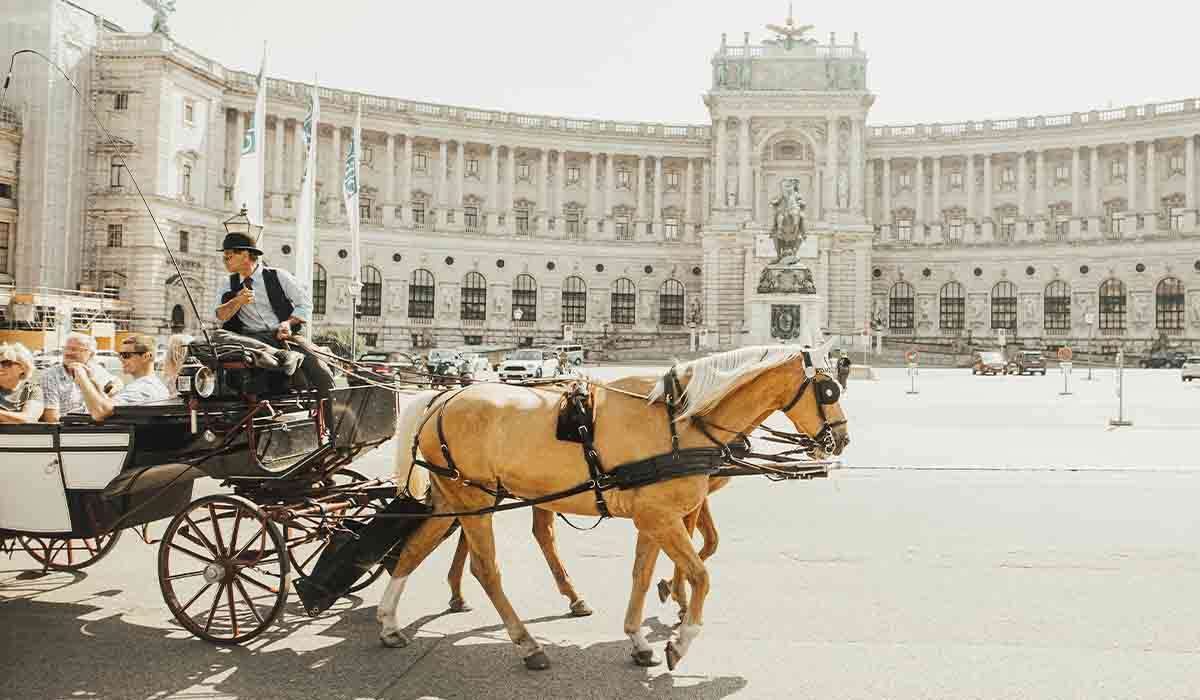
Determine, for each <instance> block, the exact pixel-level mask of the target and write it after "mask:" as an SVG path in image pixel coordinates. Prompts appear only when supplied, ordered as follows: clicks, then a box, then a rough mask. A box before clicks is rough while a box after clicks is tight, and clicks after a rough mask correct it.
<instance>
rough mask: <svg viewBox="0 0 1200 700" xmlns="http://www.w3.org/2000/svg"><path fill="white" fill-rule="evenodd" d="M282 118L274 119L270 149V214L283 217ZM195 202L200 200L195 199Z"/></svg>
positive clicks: (198, 198)
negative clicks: (273, 135) (273, 140)
mask: <svg viewBox="0 0 1200 700" xmlns="http://www.w3.org/2000/svg"><path fill="white" fill-rule="evenodd" d="M283 129H284V126H283V117H275V146H274V148H272V149H271V151H272V153H271V214H272V215H273V216H283ZM196 199H197V201H199V200H200V199H201V198H200V197H197V198H196Z"/></svg>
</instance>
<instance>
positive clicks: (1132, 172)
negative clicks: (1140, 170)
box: [1125, 141, 1138, 212]
mask: <svg viewBox="0 0 1200 700" xmlns="http://www.w3.org/2000/svg"><path fill="white" fill-rule="evenodd" d="M1125 182H1126V183H1128V194H1127V196H1126V200H1127V204H1126V205H1125V210H1126V211H1131V212H1133V211H1137V210H1138V205H1137V142H1136V141H1131V142H1129V147H1128V150H1127V151H1126V153H1125Z"/></svg>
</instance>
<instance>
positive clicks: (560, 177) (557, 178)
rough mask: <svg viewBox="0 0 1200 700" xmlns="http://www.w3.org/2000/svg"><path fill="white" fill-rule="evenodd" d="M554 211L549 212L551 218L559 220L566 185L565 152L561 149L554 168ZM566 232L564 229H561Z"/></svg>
mask: <svg viewBox="0 0 1200 700" xmlns="http://www.w3.org/2000/svg"><path fill="white" fill-rule="evenodd" d="M554 170H555V172H554V209H553V210H552V211H551V214H550V215H551V216H553V217H555V218H560V217H562V216H563V214H564V213H565V212H564V211H563V204H565V202H564V201H563V189H564V187H565V186H566V184H567V152H566V151H564V150H562V149H561V148H560V149H559V150H558V163H557V164H556V165H555V166H554ZM561 228H562V230H563V231H564V233H565V231H566V227H565V226H563V227H561Z"/></svg>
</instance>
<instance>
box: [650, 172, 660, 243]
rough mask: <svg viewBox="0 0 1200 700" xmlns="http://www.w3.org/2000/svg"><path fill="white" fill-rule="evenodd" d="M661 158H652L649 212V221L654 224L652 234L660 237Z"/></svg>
mask: <svg viewBox="0 0 1200 700" xmlns="http://www.w3.org/2000/svg"><path fill="white" fill-rule="evenodd" d="M662 162H663V159H662V156H654V210H653V211H651V212H650V219H651V221H653V222H654V233H656V234H659V235H660V236H661V234H662V231H660V230H659V224H661V223H662V178H663V169H662Z"/></svg>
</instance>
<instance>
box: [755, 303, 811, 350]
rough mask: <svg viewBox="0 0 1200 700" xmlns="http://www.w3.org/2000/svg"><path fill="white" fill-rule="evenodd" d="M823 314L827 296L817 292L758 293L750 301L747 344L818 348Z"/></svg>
mask: <svg viewBox="0 0 1200 700" xmlns="http://www.w3.org/2000/svg"><path fill="white" fill-rule="evenodd" d="M824 313H825V299H824V297H821V296H819V295H816V294H787V293H774V294H756V295H754V298H753V299H752V300H751V301H750V322H749V324H748V326H749V332H748V333H747V334H746V343H747V344H748V345H777V344H793V343H794V344H797V345H811V346H813V347H816V346H817V345H819V344H820V343H821V341H822V337H821V319H822V318H823V317H824Z"/></svg>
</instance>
